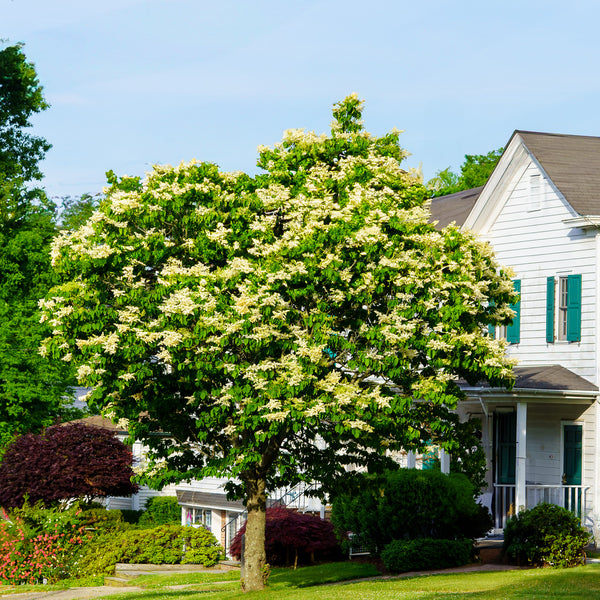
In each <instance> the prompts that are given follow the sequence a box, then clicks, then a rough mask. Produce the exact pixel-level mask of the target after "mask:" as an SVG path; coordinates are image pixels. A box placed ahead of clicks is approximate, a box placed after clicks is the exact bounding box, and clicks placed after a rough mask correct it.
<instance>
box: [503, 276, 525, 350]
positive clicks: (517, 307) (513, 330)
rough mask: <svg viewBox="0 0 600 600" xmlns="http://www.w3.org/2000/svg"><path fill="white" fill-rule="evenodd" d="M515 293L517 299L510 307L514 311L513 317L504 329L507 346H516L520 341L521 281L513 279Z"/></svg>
mask: <svg viewBox="0 0 600 600" xmlns="http://www.w3.org/2000/svg"><path fill="white" fill-rule="evenodd" d="M513 286H514V288H515V292H517V293H518V294H519V299H518V300H517V301H516V302H515V304H511V305H510V307H511V308H512V310H514V311H515V316H514V317H513V320H512V321H511V323H510V325H508V326H507V327H506V341H507V342H508V343H509V344H518V343H519V342H520V341H521V297H520V294H521V281H520V280H519V279H515V280H514V281H513Z"/></svg>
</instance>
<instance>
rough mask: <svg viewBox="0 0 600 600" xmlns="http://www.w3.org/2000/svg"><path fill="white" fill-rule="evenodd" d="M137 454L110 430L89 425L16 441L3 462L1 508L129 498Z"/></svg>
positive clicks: (54, 429) (0, 465)
mask: <svg viewBox="0 0 600 600" xmlns="http://www.w3.org/2000/svg"><path fill="white" fill-rule="evenodd" d="M131 462H132V456H131V451H130V450H129V448H128V447H127V446H125V445H124V444H123V443H122V442H121V441H120V440H118V439H117V438H116V437H115V436H114V434H113V433H112V432H110V431H108V430H106V429H101V428H99V427H91V426H89V425H84V424H83V423H68V424H67V425H64V426H60V425H55V426H53V427H49V428H48V429H46V431H45V432H44V433H41V434H39V435H35V434H31V433H30V434H27V435H23V436H21V437H19V438H17V439H16V440H14V441H13V442H12V443H11V444H10V445H9V446H8V448H7V449H6V452H5V453H4V456H3V457H2V462H0V482H2V484H1V485H0V506H2V507H4V508H12V507H18V506H21V505H22V504H23V502H24V500H25V498H26V497H27V498H28V500H29V502H30V503H35V502H37V501H39V500H41V501H43V502H44V503H52V502H55V501H57V500H67V499H69V498H84V497H88V498H89V497H94V496H108V495H110V496H127V495H129V494H132V493H134V492H135V491H137V489H138V486H137V484H134V483H132V482H131V477H132V476H133V471H132V469H131Z"/></svg>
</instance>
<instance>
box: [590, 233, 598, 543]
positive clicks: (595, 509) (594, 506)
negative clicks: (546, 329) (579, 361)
mask: <svg viewBox="0 0 600 600" xmlns="http://www.w3.org/2000/svg"><path fill="white" fill-rule="evenodd" d="M595 231H596V296H595V306H594V313H595V314H594V316H595V324H596V340H595V348H594V355H595V358H596V381H595V384H596V385H600V300H599V299H600V233H599V231H598V228H596V229H595ZM595 416H596V431H595V433H596V435H595V444H596V448H595V453H594V456H595V461H594V462H595V464H594V499H593V504H592V519H593V532H594V538H595V539H596V540H597V538H598V535H599V534H600V527H599V524H598V521H599V520H600V476H599V474H598V472H599V471H600V397H598V396H597V397H596V414H595ZM596 543H597V542H596Z"/></svg>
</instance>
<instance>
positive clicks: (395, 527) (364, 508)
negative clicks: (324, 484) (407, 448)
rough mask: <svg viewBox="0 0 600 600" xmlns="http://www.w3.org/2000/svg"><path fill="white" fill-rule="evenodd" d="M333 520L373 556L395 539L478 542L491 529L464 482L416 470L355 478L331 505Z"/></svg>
mask: <svg viewBox="0 0 600 600" xmlns="http://www.w3.org/2000/svg"><path fill="white" fill-rule="evenodd" d="M332 518H333V522H334V524H335V525H336V527H337V528H338V530H339V531H340V532H342V533H345V532H353V533H354V534H358V535H359V536H360V539H361V541H362V543H363V544H364V545H366V546H367V547H369V548H370V549H371V550H372V551H376V550H379V551H381V549H382V548H383V547H384V546H385V545H386V544H389V543H390V542H391V541H393V540H399V539H420V538H434V539H461V538H476V537H480V536H482V535H484V534H485V533H486V532H487V531H489V529H490V528H491V527H492V521H491V517H490V515H489V512H488V511H487V509H486V508H484V507H482V506H480V505H479V504H477V503H476V502H475V500H474V497H473V486H472V485H471V483H470V482H469V481H468V479H467V478H466V476H464V475H462V474H459V473H456V474H451V475H444V474H442V473H440V472H439V471H434V470H427V471H419V470H417V469H399V470H398V471H393V472H388V473H386V474H384V475H378V476H374V475H366V474H365V475H358V474H357V475H356V476H355V477H354V484H353V486H352V487H349V488H348V489H347V491H346V492H345V493H342V494H338V495H337V496H336V497H335V498H334V499H333V514H332Z"/></svg>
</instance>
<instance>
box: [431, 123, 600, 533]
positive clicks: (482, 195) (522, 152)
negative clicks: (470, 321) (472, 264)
mask: <svg viewBox="0 0 600 600" xmlns="http://www.w3.org/2000/svg"><path fill="white" fill-rule="evenodd" d="M432 219H433V220H434V221H438V227H442V226H445V225H447V224H448V223H450V222H452V221H455V222H456V224H457V225H459V226H461V227H463V228H464V229H470V230H472V231H474V232H475V233H477V234H478V235H479V236H480V237H482V238H483V239H485V240H487V241H489V242H490V244H491V245H492V247H493V248H494V251H495V253H496V257H497V259H498V261H499V262H500V263H501V264H503V265H506V266H510V267H512V268H513V270H514V272H515V277H514V283H515V288H516V289H517V290H518V291H520V302H519V303H518V304H517V305H516V306H514V309H515V311H516V317H515V319H514V321H513V324H512V325H511V326H509V327H506V328H502V329H501V330H500V329H498V330H496V331H494V332H490V333H492V334H494V335H498V336H502V337H505V338H506V339H507V341H508V342H509V344H510V345H509V347H508V353H509V354H510V355H511V356H514V357H516V358H518V360H519V364H518V366H517V367H516V369H515V376H516V384H515V386H514V389H512V390H511V391H507V390H502V389H491V388H490V387H487V386H479V387H471V388H465V389H466V391H467V393H468V400H467V401H465V402H463V403H462V404H461V406H460V407H459V412H460V413H461V415H462V416H463V417H464V418H467V417H469V416H471V417H476V418H479V419H481V421H482V424H483V431H482V435H483V443H484V446H485V449H486V454H487V457H488V485H489V492H490V493H491V496H492V497H491V500H492V502H491V504H492V511H493V514H494V518H495V524H496V527H497V528H501V527H502V526H503V524H504V522H505V520H506V517H507V515H510V514H513V513H514V512H518V511H519V510H520V509H522V508H524V507H526V508H530V507H532V506H534V505H536V504H537V503H539V502H542V501H547V502H553V503H556V504H561V505H564V506H566V507H568V508H569V509H571V510H573V511H575V512H577V513H578V514H580V515H581V517H582V522H583V524H584V525H585V526H587V527H588V528H589V529H590V530H592V531H594V533H595V534H596V535H598V533H600V476H599V470H600V401H599V389H598V385H599V384H600V356H599V351H600V327H599V324H600V303H599V301H598V298H599V297H600V138H598V137H587V136H572V135H555V134H546V133H534V132H527V131H515V132H514V134H513V135H512V137H511V138H510V140H509V142H508V144H507V146H506V149H505V151H504V153H503V155H502V157H501V158H500V161H499V163H498V165H497V167H496V169H495V170H494V172H493V173H492V175H491V177H490V179H489V180H488V182H487V183H486V185H485V186H484V187H483V188H477V189H475V190H468V191H466V192H458V193H456V194H452V195H449V196H444V197H441V198H436V199H434V200H433V201H432Z"/></svg>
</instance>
